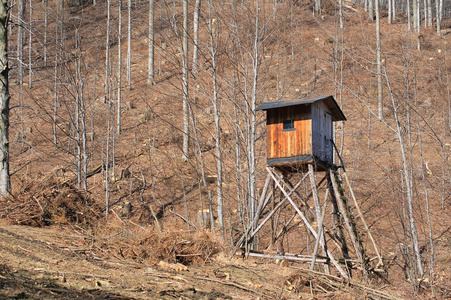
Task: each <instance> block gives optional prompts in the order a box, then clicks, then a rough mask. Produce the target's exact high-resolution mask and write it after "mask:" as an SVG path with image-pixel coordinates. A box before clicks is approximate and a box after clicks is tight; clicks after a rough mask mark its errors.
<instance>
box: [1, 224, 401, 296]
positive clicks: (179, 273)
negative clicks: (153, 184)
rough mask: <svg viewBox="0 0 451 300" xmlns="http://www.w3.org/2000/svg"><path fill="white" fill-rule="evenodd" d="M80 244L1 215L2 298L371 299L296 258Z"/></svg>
mask: <svg viewBox="0 0 451 300" xmlns="http://www.w3.org/2000/svg"><path fill="white" fill-rule="evenodd" d="M82 245H84V244H83V243H81V242H80V236H79V235H78V234H77V233H76V231H74V230H72V229H71V228H67V227H62V226H54V227H51V228H34V227H27V226H17V225H8V224H6V223H5V222H4V221H0V249H1V251H0V299H75V298H78V299H312V298H315V299H331V298H338V299H363V298H368V299H373V297H372V296H371V293H367V291H364V293H363V294H362V290H361V289H359V285H356V286H353V287H352V286H350V285H349V284H342V283H340V282H337V281H328V283H326V284H324V283H325V281H321V280H322V279H321V278H319V277H318V278H314V277H312V276H309V275H306V273H304V272H305V271H301V270H302V269H301V268H299V265H298V266H289V267H286V266H280V265H277V264H275V263H263V262H257V261H255V260H246V261H243V260H241V259H239V258H238V259H233V260H229V259H226V258H222V259H221V258H216V259H214V260H211V261H210V262H208V263H204V264H196V265H190V266H184V265H181V264H170V263H164V262H160V263H159V264H156V265H149V264H146V263H141V262H139V261H131V260H113V259H104V258H100V257H96V255H94V254H92V252H91V251H90V249H89V248H86V246H82ZM302 274H304V275H302ZM323 279H324V278H323ZM321 282H323V283H321ZM382 295H383V297H380V299H382V298H385V299H386V298H387V297H388V298H396V297H398V296H400V295H396V294H395V293H393V292H389V291H385V292H383V294H382Z"/></svg>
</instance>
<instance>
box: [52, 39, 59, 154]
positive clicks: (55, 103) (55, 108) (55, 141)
mask: <svg viewBox="0 0 451 300" xmlns="http://www.w3.org/2000/svg"><path fill="white" fill-rule="evenodd" d="M57 32H58V30H57ZM55 52H56V53H55V74H54V75H55V76H54V77H55V78H54V79H55V95H54V99H53V144H54V146H55V148H56V146H57V145H58V136H57V134H56V128H57V121H58V119H57V116H58V51H55Z"/></svg>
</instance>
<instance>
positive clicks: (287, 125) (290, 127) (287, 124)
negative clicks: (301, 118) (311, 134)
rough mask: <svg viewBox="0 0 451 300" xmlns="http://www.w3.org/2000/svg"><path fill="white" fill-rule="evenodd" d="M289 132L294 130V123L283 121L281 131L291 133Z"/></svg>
mask: <svg viewBox="0 0 451 300" xmlns="http://www.w3.org/2000/svg"><path fill="white" fill-rule="evenodd" d="M291 130H296V128H294V121H293V120H285V121H283V129H282V131H291Z"/></svg>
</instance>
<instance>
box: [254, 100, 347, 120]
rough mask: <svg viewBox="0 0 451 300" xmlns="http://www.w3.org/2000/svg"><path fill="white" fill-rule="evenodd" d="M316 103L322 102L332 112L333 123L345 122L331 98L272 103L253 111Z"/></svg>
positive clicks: (264, 104) (343, 116)
mask: <svg viewBox="0 0 451 300" xmlns="http://www.w3.org/2000/svg"><path fill="white" fill-rule="evenodd" d="M316 101H323V102H324V103H325V104H326V106H327V107H328V108H329V109H330V111H331V112H332V120H333V121H346V117H345V115H344V114H343V112H342V111H341V109H340V106H338V104H337V102H336V101H335V99H334V97H332V96H321V97H310V98H297V99H291V100H282V101H273V102H266V103H263V104H262V105H260V106H259V107H257V108H256V109H255V110H256V111H257V110H270V109H274V108H280V107H287V106H297V105H299V106H300V105H306V104H312V103H315V102H316Z"/></svg>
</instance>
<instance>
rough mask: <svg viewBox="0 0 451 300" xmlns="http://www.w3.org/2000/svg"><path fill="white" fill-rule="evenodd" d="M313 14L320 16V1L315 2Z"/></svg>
mask: <svg viewBox="0 0 451 300" xmlns="http://www.w3.org/2000/svg"><path fill="white" fill-rule="evenodd" d="M315 13H317V14H318V15H319V14H321V0H315Z"/></svg>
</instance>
